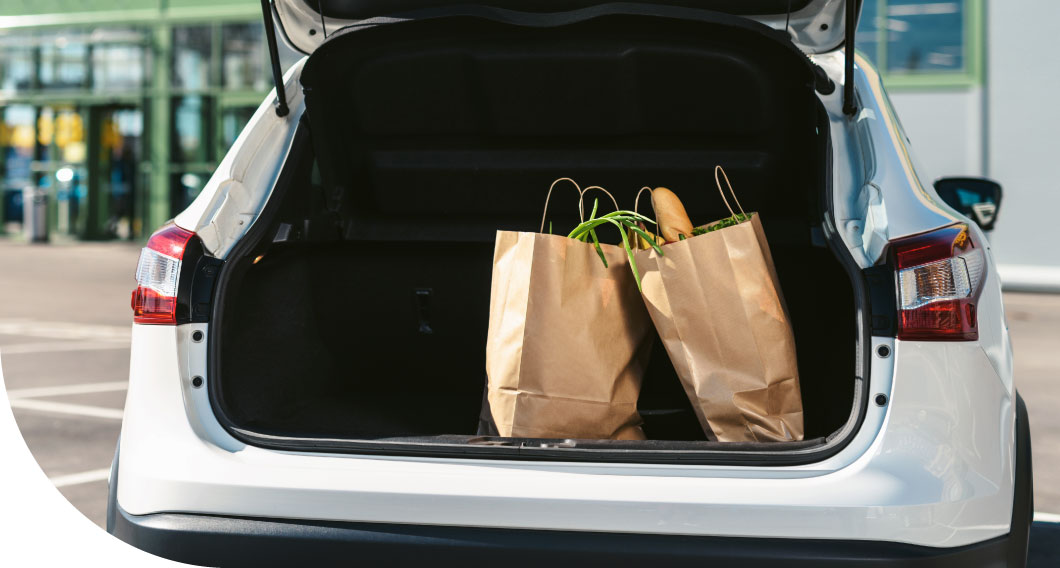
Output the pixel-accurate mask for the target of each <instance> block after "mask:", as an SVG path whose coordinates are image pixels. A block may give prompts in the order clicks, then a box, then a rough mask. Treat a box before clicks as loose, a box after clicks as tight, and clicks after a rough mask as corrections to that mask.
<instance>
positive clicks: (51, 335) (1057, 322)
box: [0, 239, 1060, 566]
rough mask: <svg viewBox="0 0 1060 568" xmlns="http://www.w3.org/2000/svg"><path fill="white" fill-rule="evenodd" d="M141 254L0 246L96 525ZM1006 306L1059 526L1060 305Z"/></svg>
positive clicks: (1037, 538)
mask: <svg viewBox="0 0 1060 568" xmlns="http://www.w3.org/2000/svg"><path fill="white" fill-rule="evenodd" d="M138 255H139V246H137V245H131V244H124V243H105V244H92V243H80V244H70V245H26V244H22V243H17V242H12V241H6V240H3V239H0V362H2V364H3V371H4V379H5V381H6V384H7V389H8V396H9V398H10V399H11V404H12V411H13V412H14V415H15V420H16V422H17V423H18V425H19V429H20V430H21V432H22V435H23V437H24V438H25V440H26V444H27V445H28V446H29V449H30V451H31V452H32V453H33V455H34V457H35V458H36V459H37V461H38V462H39V464H40V466H41V469H43V470H44V473H45V474H46V475H47V476H48V477H49V478H50V479H51V480H52V482H53V483H54V484H55V485H56V486H57V487H58V489H59V491H61V492H62V494H63V495H65V496H66V498H67V499H69V500H70V501H71V502H72V503H73V504H74V506H75V507H77V508H78V510H80V511H81V512H82V513H84V514H85V515H86V516H87V517H88V518H90V519H91V520H92V521H94V522H95V523H96V524H98V525H100V526H104V524H105V516H106V503H107V474H108V472H109V468H110V463H111V459H112V458H113V456H114V448H115V445H116V443H117V440H118V434H119V432H120V430H121V414H122V409H123V407H124V404H125V389H126V385H127V381H128V368H129V333H130V332H129V329H130V321H131V310H130V307H129V295H130V292H131V291H132V289H133V285H134V280H133V272H134V270H135V267H136V260H137V257H138ZM1005 308H1006V311H1007V315H1008V321H1009V327H1010V330H1011V333H1012V340H1013V345H1014V350H1015V370H1016V371H1015V375H1016V385H1017V387H1018V388H1019V390H1020V392H1021V393H1022V395H1023V398H1024V399H1025V400H1026V402H1027V407H1028V409H1029V411H1030V419H1031V435H1032V445H1033V460H1034V474H1035V475H1034V477H1035V479H1034V493H1035V498H1034V500H1035V509H1036V510H1037V511H1039V512H1040V513H1039V517H1038V518H1039V519H1042V520H1051V521H1058V522H1060V412H1057V409H1058V408H1060V295H1045V294H1014V293H1009V294H1005ZM1057 526H1058V527H1060V525H1057ZM1047 531H1052V534H1056V535H1057V538H1051V537H1048V536H1047V535H1048V534H1050V532H1047ZM1046 540H1048V541H1049V542H1046ZM1058 543H1060V529H1057V530H1055V531H1053V530H1052V529H1051V528H1050V527H1049V526H1047V525H1042V524H1038V523H1036V529H1035V532H1034V537H1033V542H1032V550H1033V551H1034V552H1035V553H1037V554H1035V556H1036V558H1035V559H1036V560H1037V561H1036V562H1035V564H1037V565H1042V566H1045V565H1049V566H1052V565H1057V564H1054V563H1060V544H1058ZM1053 551H1056V554H1057V555H1055V556H1054V552H1053Z"/></svg>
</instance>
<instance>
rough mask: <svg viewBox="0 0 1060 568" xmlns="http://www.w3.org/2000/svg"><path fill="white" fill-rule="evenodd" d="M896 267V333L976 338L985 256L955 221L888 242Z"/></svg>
mask: <svg viewBox="0 0 1060 568" xmlns="http://www.w3.org/2000/svg"><path fill="white" fill-rule="evenodd" d="M890 255H891V263H892V265H893V266H894V267H895V271H896V272H897V286H898V339H911V340H920V341H973V340H976V339H979V326H978V322H977V319H976V303H978V300H979V293H980V292H981V291H982V284H983V267H984V265H985V263H986V256H985V254H984V252H983V249H982V247H981V246H979V245H978V244H977V243H976V242H975V241H974V240H973V238H972V234H971V232H970V231H969V230H968V226H967V225H965V224H957V225H952V226H949V227H946V228H944V229H940V230H938V231H932V232H930V233H925V234H922V235H916V236H914V237H909V238H905V239H899V240H895V241H892V242H891V243H890Z"/></svg>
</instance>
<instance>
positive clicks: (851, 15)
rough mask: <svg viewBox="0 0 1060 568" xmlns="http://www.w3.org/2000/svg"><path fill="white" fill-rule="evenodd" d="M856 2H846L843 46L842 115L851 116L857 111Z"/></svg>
mask: <svg viewBox="0 0 1060 568" xmlns="http://www.w3.org/2000/svg"><path fill="white" fill-rule="evenodd" d="M857 4H858V0H846V13H845V14H844V17H845V18H846V26H845V28H846V30H845V31H846V34H845V37H844V45H843V58H844V64H845V68H844V71H843V114H848V115H850V116H853V115H854V113H856V112H857V111H858V105H857V103H855V102H854V35H855V33H856V32H857V27H858V9H857Z"/></svg>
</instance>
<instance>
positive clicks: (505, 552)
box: [112, 508, 1014, 568]
mask: <svg viewBox="0 0 1060 568" xmlns="http://www.w3.org/2000/svg"><path fill="white" fill-rule="evenodd" d="M115 519H116V522H115V526H114V530H113V531H112V534H114V536H116V537H118V538H119V539H121V540H123V541H125V542H127V543H129V544H132V545H133V546H136V547H137V548H140V549H142V550H144V551H146V552H150V553H152V554H155V555H157V556H161V557H164V558H168V559H170V560H176V561H178V562H186V563H189V564H199V565H210V566H262V565H265V566H298V565H303V564H304V563H305V562H306V560H307V559H312V564H313V565H330V564H336V565H338V564H347V563H350V562H353V561H356V563H358V564H365V565H369V566H374V565H379V566H406V565H415V566H422V565H424V563H425V559H429V561H428V562H429V563H430V564H431V565H435V566H457V565H465V564H466V563H469V562H470V564H467V565H471V566H482V565H485V564H486V563H490V564H496V565H498V566H506V567H515V566H541V565H543V564H545V563H558V565H561V566H609V567H611V566H614V567H617V566H638V567H639V566H704V565H710V564H708V563H713V565H720V566H741V567H747V568H751V567H758V566H762V567H770V568H772V567H775V566H785V567H811V566H812V567H829V566H874V567H881V566H903V567H951V566H952V567H961V568H969V567H974V566H1004V565H1006V561H1005V559H1006V557H1007V556H1008V553H1009V549H1010V548H1012V544H1014V543H1013V542H1012V540H1011V539H1010V537H1008V536H1001V537H997V538H993V539H990V540H987V541H984V542H980V543H976V544H971V545H967V546H961V547H956V548H933V547H926V546H917V545H912V544H905V543H896V542H884V541H867V540H831V539H783V538H748V537H716V536H686V535H654V534H622V533H601V532H575V531H545V530H523V529H496V528H478V527H447V526H427V525H404V524H382V523H338V522H326V521H305V520H294V519H266V518H241V517H217V516H203V515H188V514H176V513H161V514H154V515H143V516H135V515H130V514H128V513H126V512H125V511H124V510H121V509H120V508H118V509H117V511H116V515H115ZM458 563H459V564H458Z"/></svg>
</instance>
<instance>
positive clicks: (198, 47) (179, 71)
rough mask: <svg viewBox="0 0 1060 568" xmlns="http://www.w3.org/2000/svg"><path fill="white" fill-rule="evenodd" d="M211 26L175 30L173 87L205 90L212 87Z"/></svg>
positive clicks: (186, 27)
mask: <svg viewBox="0 0 1060 568" xmlns="http://www.w3.org/2000/svg"><path fill="white" fill-rule="evenodd" d="M210 50H211V37H210V27H209V26H185V27H177V28H173V65H172V67H173V75H172V81H173V86H174V87H177V88H181V89H192V90H194V89H204V88H207V87H209V86H210V84H211V81H210Z"/></svg>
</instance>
